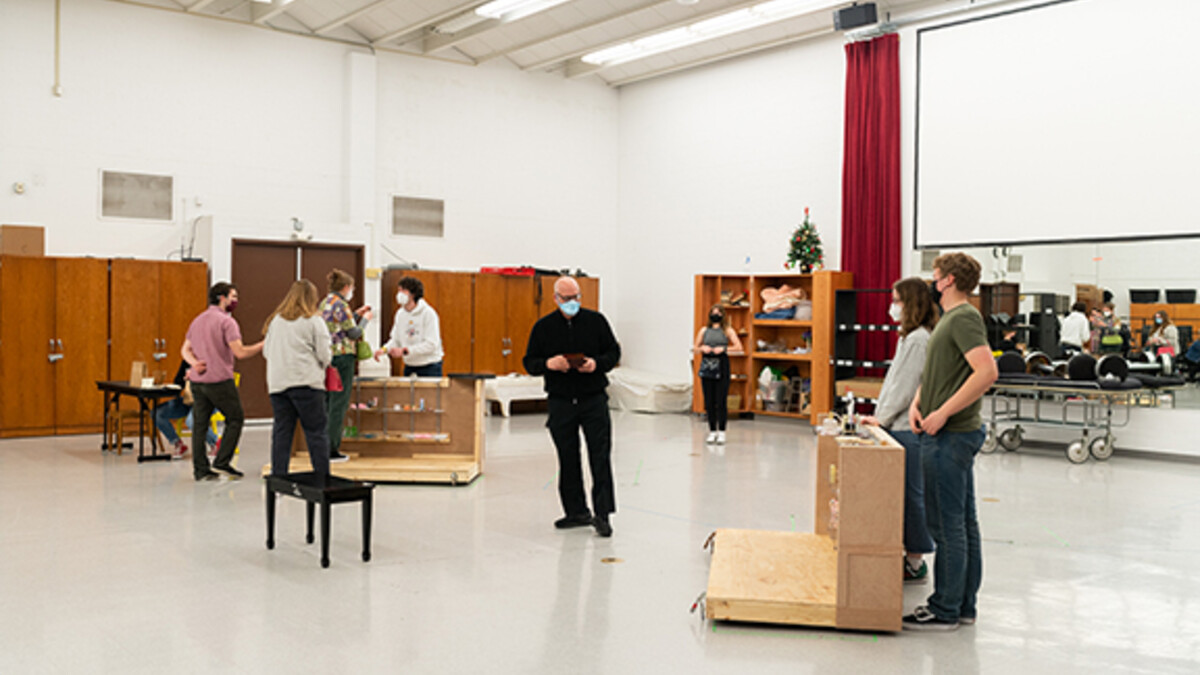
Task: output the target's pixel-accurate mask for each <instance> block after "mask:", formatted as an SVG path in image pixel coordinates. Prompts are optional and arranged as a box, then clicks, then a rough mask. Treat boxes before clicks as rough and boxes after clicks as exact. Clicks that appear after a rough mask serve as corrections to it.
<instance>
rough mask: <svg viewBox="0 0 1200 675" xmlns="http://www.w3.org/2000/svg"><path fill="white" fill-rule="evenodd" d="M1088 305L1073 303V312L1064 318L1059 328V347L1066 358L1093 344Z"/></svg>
mask: <svg viewBox="0 0 1200 675" xmlns="http://www.w3.org/2000/svg"><path fill="white" fill-rule="evenodd" d="M1086 312H1087V305H1085V304H1083V303H1082V302H1076V303H1075V304H1073V305H1071V313H1070V314H1068V315H1067V318H1065V319H1063V320H1062V326H1061V327H1060V329H1059V337H1058V342H1059V344H1058V348H1059V350H1060V351H1061V352H1062V354H1063V357H1064V358H1070V357H1071V356H1073V355H1075V354H1078V353H1080V352H1083V351H1086V350H1087V347H1089V346H1090V345H1091V338H1092V333H1091V327H1090V325H1089V324H1088V318H1087V314H1086Z"/></svg>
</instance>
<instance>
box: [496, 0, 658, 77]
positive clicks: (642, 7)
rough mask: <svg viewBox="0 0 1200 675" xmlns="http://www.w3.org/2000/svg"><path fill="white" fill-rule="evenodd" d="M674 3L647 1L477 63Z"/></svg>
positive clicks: (515, 46)
mask: <svg viewBox="0 0 1200 675" xmlns="http://www.w3.org/2000/svg"><path fill="white" fill-rule="evenodd" d="M674 2H676V0H649V2H643V3H642V4H640V5H637V6H636V7H630V8H629V9H623V10H621V11H619V12H614V13H612V14H609V15H608V16H602V17H600V18H599V19H595V20H593V21H588V22H587V23H581V24H579V25H578V26H572V27H571V28H568V29H566V30H563V31H559V32H557V33H555V34H553V35H544V36H541V37H537V38H534V39H533V40H530V41H528V42H522V43H521V44H519V45H513V46H512V47H506V48H504V49H501V50H498V51H494V52H492V53H490V54H484V55H483V56H481V57H479V59H478V61H479V63H483V62H484V61H490V60H492V59H494V58H496V57H497V56H505V55H508V54H511V53H513V52H519V51H522V50H525V49H529V48H530V47H536V46H538V45H540V44H542V43H545V42H550V41H552V40H557V39H558V38H560V37H562V36H564V35H570V34H571V33H578V32H579V31H584V30H587V29H589V28H595V27H596V26H600V25H603V24H606V23H608V22H609V21H616V20H617V19H624V18H625V17H627V16H630V15H631V14H636V13H638V12H642V11H645V10H647V9H652V8H654V7H657V6H659V5H666V4H672V3H674Z"/></svg>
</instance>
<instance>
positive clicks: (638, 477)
mask: <svg viewBox="0 0 1200 675" xmlns="http://www.w3.org/2000/svg"><path fill="white" fill-rule="evenodd" d="M645 463H646V460H644V459H639V460H638V468H637V474H636V475H634V477H633V484H634V485H637V484H638V481H640V480H641V479H642V465H643V464H645Z"/></svg>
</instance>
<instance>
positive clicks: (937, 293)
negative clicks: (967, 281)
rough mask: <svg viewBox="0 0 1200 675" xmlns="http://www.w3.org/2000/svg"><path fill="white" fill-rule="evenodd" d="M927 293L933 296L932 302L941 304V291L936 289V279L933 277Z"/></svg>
mask: <svg viewBox="0 0 1200 675" xmlns="http://www.w3.org/2000/svg"><path fill="white" fill-rule="evenodd" d="M929 295H930V296H931V297H932V298H933V304H935V305H937V306H939V307H940V306H941V305H942V292H941V291H939V290H938V280H937V279H934V280H933V281H931V282H929Z"/></svg>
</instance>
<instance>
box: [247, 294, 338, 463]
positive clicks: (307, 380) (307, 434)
mask: <svg viewBox="0 0 1200 675" xmlns="http://www.w3.org/2000/svg"><path fill="white" fill-rule="evenodd" d="M319 298H320V296H319V295H318V294H317V287H316V286H313V284H312V282H311V281H309V280H307V279H300V280H299V281H296V282H293V283H292V287H291V288H289V289H288V292H287V295H285V296H284V298H283V301H282V302H280V303H279V306H278V307H276V308H275V311H274V312H271V315H270V316H268V317H267V320H266V322H265V323H264V324H263V335H265V336H266V339H265V340H263V344H264V347H263V357H264V358H266V359H267V392H268V393H269V394H270V395H271V408H272V410H274V412H275V416H274V417H275V420H274V423H273V425H272V427H271V475H272V476H282V475H284V474H286V473H288V470H289V468H290V466H289V465H290V461H291V453H292V437H293V435H294V434H295V432H296V421H297V420H299V421H300V426H301V428H303V429H304V440H305V443H306V444H307V445H308V456H309V459H310V460H311V461H312V469H313V473H315V474H317V475H318V476H328V475H329V431H328V429H327V424H326V413H325V369H326V368H327V367H328V366H329V364H330V363H332V361H333V353H332V346H331V344H330V341H329V329H328V328H327V327H326V325H325V320H324V319H323V318H322V317H321V316H319V315H318V304H317V303H318V302H319Z"/></svg>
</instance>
